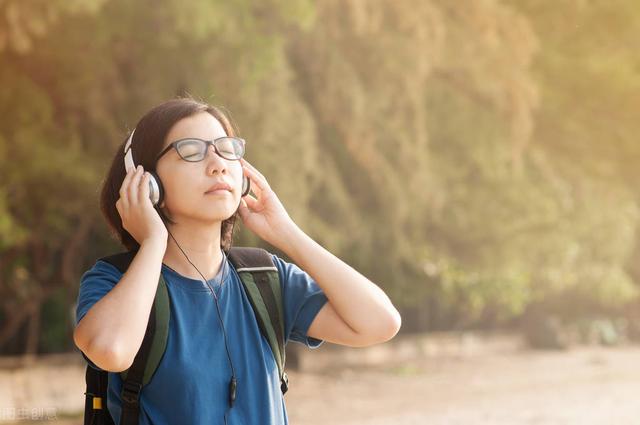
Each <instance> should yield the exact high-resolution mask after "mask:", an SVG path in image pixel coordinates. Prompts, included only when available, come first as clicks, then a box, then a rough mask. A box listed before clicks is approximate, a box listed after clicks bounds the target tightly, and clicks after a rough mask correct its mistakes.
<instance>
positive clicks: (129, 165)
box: [124, 128, 164, 206]
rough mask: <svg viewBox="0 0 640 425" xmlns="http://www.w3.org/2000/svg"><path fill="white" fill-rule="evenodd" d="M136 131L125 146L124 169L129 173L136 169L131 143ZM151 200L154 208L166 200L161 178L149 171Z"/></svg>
mask: <svg viewBox="0 0 640 425" xmlns="http://www.w3.org/2000/svg"><path fill="white" fill-rule="evenodd" d="M135 131H136V129H135V128H134V129H133V131H132V132H131V134H130V135H129V138H128V139H127V143H125V144H124V169H125V170H126V172H127V173H128V172H129V171H130V170H133V169H134V168H136V166H135V164H134V163H133V154H132V153H131V141H132V140H133V133H134V132H135ZM149 199H151V203H152V204H153V206H156V205H159V204H160V203H161V202H162V200H163V199H164V189H163V187H162V183H161V182H160V177H158V175H157V174H156V173H155V172H153V171H149Z"/></svg>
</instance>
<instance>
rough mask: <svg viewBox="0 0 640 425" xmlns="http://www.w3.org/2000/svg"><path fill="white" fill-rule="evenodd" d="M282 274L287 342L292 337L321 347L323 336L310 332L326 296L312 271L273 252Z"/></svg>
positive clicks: (315, 346) (326, 299)
mask: <svg viewBox="0 0 640 425" xmlns="http://www.w3.org/2000/svg"><path fill="white" fill-rule="evenodd" d="M272 256H273V261H274V263H275V264H276V267H277V268H278V273H279V274H280V282H281V284H282V293H283V299H284V316H285V320H284V327H285V343H286V342H287V341H288V340H289V339H291V340H292V341H296V342H299V343H301V344H305V345H306V346H307V347H309V348H318V347H320V345H322V343H323V342H324V340H321V339H316V338H312V337H310V336H308V335H307V331H308V330H309V327H310V326H311V322H313V319H315V317H316V315H317V314H318V312H319V311H320V309H321V308H322V307H323V306H324V304H325V303H326V302H327V301H328V298H327V296H326V295H325V293H324V291H323V290H322V288H320V286H319V285H318V284H317V283H316V281H314V280H313V278H312V277H311V276H309V274H307V273H306V272H305V271H303V270H302V269H301V268H300V267H298V266H297V265H295V264H293V263H289V262H286V261H284V260H283V259H281V258H280V257H278V256H277V255H274V254H272Z"/></svg>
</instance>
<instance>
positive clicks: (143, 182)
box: [138, 171, 151, 202]
mask: <svg viewBox="0 0 640 425" xmlns="http://www.w3.org/2000/svg"><path fill="white" fill-rule="evenodd" d="M146 199H149V172H148V171H145V172H144V174H143V175H142V178H141V179H140V190H138V202H146V201H145V200H146ZM149 201H151V199H149Z"/></svg>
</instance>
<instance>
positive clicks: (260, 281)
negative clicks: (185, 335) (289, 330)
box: [81, 247, 289, 425]
mask: <svg viewBox="0 0 640 425" xmlns="http://www.w3.org/2000/svg"><path fill="white" fill-rule="evenodd" d="M136 252H137V250H134V251H127V252H121V253H119V254H114V255H110V256H107V257H102V258H100V260H103V261H105V262H107V263H109V264H112V265H114V266H115V267H116V268H118V270H119V271H120V272H122V273H123V274H124V273H125V272H126V270H127V269H128V267H129V264H130V263H131V261H132V260H133V258H134V256H135V254H136ZM227 256H228V258H229V260H230V261H231V263H232V264H233V266H234V268H235V269H236V272H237V273H238V275H239V276H240V280H241V281H242V283H243V285H242V286H243V287H244V290H245V293H246V294H247V298H248V299H249V301H250V303H251V306H252V307H253V312H254V314H255V316H256V320H257V322H258V326H259V328H260V332H261V333H262V335H263V336H264V337H265V338H266V340H267V341H268V343H269V346H270V347H271V351H272V353H273V356H274V358H275V361H276V364H277V365H278V372H279V376H280V390H281V391H282V394H284V393H286V392H287V389H288V387H289V380H288V377H287V374H286V372H285V371H284V363H285V347H284V313H283V301H282V293H281V287H280V277H279V274H278V269H277V267H276V266H275V264H274V263H273V261H272V258H271V254H270V253H269V252H268V251H266V250H264V249H262V248H252V247H232V248H231V249H230V250H229V252H228V253H227ZM170 302H171V301H170V298H169V292H168V290H167V284H166V282H165V280H164V277H163V276H162V273H161V274H160V279H159V281H158V288H157V290H156V295H155V299H154V302H153V305H152V307H151V312H150V314H149V321H148V323H147V329H146V332H145V335H144V338H143V340H142V344H141V346H140V349H139V350H138V352H137V354H136V356H135V358H134V360H133V363H132V364H131V366H130V367H129V369H127V370H125V371H122V372H120V376H121V377H122V380H123V385H122V392H121V394H120V395H121V398H122V415H121V418H120V424H121V425H131V424H133V425H137V424H138V415H139V407H140V405H139V398H140V392H141V391H142V388H143V387H144V386H145V385H146V384H147V383H148V382H149V381H150V380H151V378H152V377H153V374H154V372H155V370H156V368H157V367H158V364H159V363H160V360H161V359H162V356H163V354H164V351H165V348H166V345H167V337H168V335H169V320H170V317H169V316H170V308H169V307H170ZM81 353H82V352H81ZM82 356H83V357H84V358H85V359H86V360H87V362H88V364H87V369H86V375H85V381H86V385H87V390H86V392H85V395H86V398H85V408H84V425H90V424H91V425H113V424H114V421H113V418H112V417H111V415H110V413H109V411H108V409H107V404H106V400H107V384H108V373H109V372H107V371H102V370H98V369H96V368H94V367H93V366H91V364H92V362H91V360H90V359H89V358H88V357H87V356H86V355H85V354H84V353H82Z"/></svg>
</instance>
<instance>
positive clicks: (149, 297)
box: [74, 241, 166, 371]
mask: <svg viewBox="0 0 640 425" xmlns="http://www.w3.org/2000/svg"><path fill="white" fill-rule="evenodd" d="M165 250H166V244H163V243H162V242H155V241H149V242H143V243H142V245H141V246H140V249H139V250H138V253H137V254H136V256H135V257H134V259H133V261H132V262H131V264H130V266H129V268H128V270H127V271H126V272H125V273H124V274H123V275H122V278H121V280H120V281H119V282H118V284H117V285H115V287H114V288H113V289H112V290H111V291H109V293H107V294H106V295H105V296H104V297H102V298H101V299H100V300H99V301H98V302H96V303H95V304H94V305H93V306H92V307H91V308H90V309H89V311H88V312H87V314H86V315H85V316H84V317H83V318H82V320H81V321H80V323H78V326H77V327H76V329H75V332H74V341H75V343H76V345H77V346H78V348H79V349H80V350H82V351H83V352H84V353H85V354H86V355H87V357H89V358H90V359H91V360H92V361H93V362H94V363H95V364H96V365H98V366H99V367H101V368H103V369H105V370H109V369H112V370H113V371H116V370H115V369H120V370H125V369H126V368H128V367H129V365H130V364H131V362H133V358H134V357H135V354H136V353H137V351H138V349H139V348H140V345H141V344H142V339H143V338H144V334H145V331H146V327H147V322H148V320H149V313H150V312H151V306H152V304H153V300H154V298H155V293H156V288H157V286H158V279H159V277H160V270H161V267H162V259H163V257H164V253H165Z"/></svg>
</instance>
